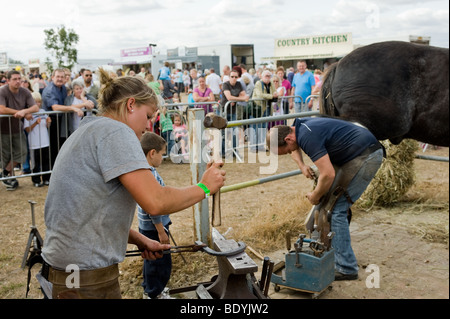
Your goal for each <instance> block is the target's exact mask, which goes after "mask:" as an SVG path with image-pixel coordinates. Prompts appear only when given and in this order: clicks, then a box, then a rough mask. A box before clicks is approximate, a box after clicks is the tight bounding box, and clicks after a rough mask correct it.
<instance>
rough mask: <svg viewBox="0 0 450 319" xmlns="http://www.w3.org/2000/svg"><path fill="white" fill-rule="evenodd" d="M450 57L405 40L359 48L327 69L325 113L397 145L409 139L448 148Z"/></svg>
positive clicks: (322, 108) (322, 95)
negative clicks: (362, 127) (449, 73)
mask: <svg viewBox="0 0 450 319" xmlns="http://www.w3.org/2000/svg"><path fill="white" fill-rule="evenodd" d="M448 53H449V50H448V48H447V49H446V48H439V47H433V46H428V45H422V44H413V43H408V42H401V41H387V42H379V43H374V44H371V45H367V46H363V47H360V48H357V49H355V50H353V51H352V52H350V53H349V54H348V55H346V56H345V57H344V58H342V59H341V60H339V61H338V62H336V63H334V64H332V65H330V66H329V67H328V68H327V69H326V72H325V74H324V77H323V82H322V83H323V84H322V88H321V91H320V106H319V109H320V113H321V114H325V115H328V116H332V117H340V118H342V119H345V120H349V121H353V122H358V123H360V124H362V125H364V126H365V127H366V128H368V129H369V130H370V131H371V132H372V133H373V134H374V135H375V137H376V138H377V139H378V140H386V139H389V140H390V141H391V142H392V143H393V144H395V145H397V144H399V143H400V142H401V141H402V140H403V139H406V138H410V139H414V140H417V141H420V142H423V143H429V144H432V145H439V146H449V117H448V113H449V101H448V92H449V76H448V72H449V64H448Z"/></svg>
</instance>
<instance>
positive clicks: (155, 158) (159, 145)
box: [141, 132, 166, 167]
mask: <svg viewBox="0 0 450 319" xmlns="http://www.w3.org/2000/svg"><path fill="white" fill-rule="evenodd" d="M141 147H142V150H143V151H144V154H145V157H146V158H147V161H148V163H149V164H150V165H152V166H153V167H158V166H159V165H160V164H161V162H162V155H163V154H164V153H165V151H166V141H165V140H164V138H162V137H161V136H159V135H158V134H155V133H153V132H146V133H144V134H143V135H142V137H141Z"/></svg>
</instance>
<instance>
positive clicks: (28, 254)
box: [22, 200, 44, 269]
mask: <svg viewBox="0 0 450 319" xmlns="http://www.w3.org/2000/svg"><path fill="white" fill-rule="evenodd" d="M28 202H29V203H30V205H31V231H30V235H29V236H28V242H27V247H26V248H25V254H24V255H23V259H22V269H23V268H25V266H26V265H28V264H29V261H30V260H31V259H32V258H33V257H34V256H36V255H40V254H41V249H42V246H43V244H44V241H43V240H42V237H41V234H39V231H38V229H37V228H36V222H35V218H34V204H36V202H34V201H32V200H29V201H28ZM31 248H33V249H31Z"/></svg>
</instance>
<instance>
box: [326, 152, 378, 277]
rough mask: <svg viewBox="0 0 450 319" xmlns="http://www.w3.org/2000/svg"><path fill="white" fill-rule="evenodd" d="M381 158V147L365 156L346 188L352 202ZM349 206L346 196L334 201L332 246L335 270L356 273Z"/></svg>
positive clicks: (369, 179)
mask: <svg viewBox="0 0 450 319" xmlns="http://www.w3.org/2000/svg"><path fill="white" fill-rule="evenodd" d="M382 160H383V150H382V149H379V150H377V151H375V152H373V153H372V154H370V155H369V156H368V157H367V159H366V161H365V162H364V164H363V165H362V167H361V169H360V170H359V171H358V173H357V174H356V176H355V177H354V178H353V179H352V181H351V182H350V185H349V186H348V188H347V192H348V194H349V196H350V198H351V199H352V201H353V202H355V201H356V200H357V199H358V198H359V197H361V195H362V194H363V193H364V191H365V190H366V188H367V186H369V184H370V182H371V181H372V179H373V177H374V176H375V174H376V173H377V171H378V169H379V168H380V166H381V162H382ZM350 206H351V204H350V203H349V202H348V201H347V198H346V197H345V196H341V197H340V198H339V199H338V201H337V202H336V205H335V206H334V209H333V213H332V215H331V230H332V231H333V232H334V237H333V240H332V247H333V248H334V255H335V256H334V258H335V266H336V271H338V272H340V273H342V274H346V275H352V274H357V273H358V263H357V261H356V257H355V254H354V252H353V249H352V246H351V240H350V229H349V224H348V220H347V210H348V208H350Z"/></svg>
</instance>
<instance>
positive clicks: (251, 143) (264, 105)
mask: <svg viewBox="0 0 450 319" xmlns="http://www.w3.org/2000/svg"><path fill="white" fill-rule="evenodd" d="M315 97H317V95H312V96H308V97H307V99H306V100H305V101H303V99H302V97H301V96H296V95H289V96H282V97H279V98H278V99H277V101H276V102H269V100H267V99H262V98H260V99H249V100H248V102H237V101H233V100H231V101H228V102H227V103H226V104H225V105H224V107H223V111H222V112H221V113H220V114H221V115H222V116H223V117H225V118H227V120H228V121H231V122H233V121H242V120H246V119H255V118H263V117H267V118H269V119H270V120H267V121H262V122H259V121H256V122H253V123H251V124H250V123H249V124H244V125H243V126H242V127H241V128H239V129H235V130H231V129H229V128H227V129H226V130H225V135H224V141H223V143H224V145H225V146H224V148H223V152H224V154H225V155H226V156H229V154H233V156H235V157H236V158H237V160H238V161H239V162H242V158H241V154H240V153H241V152H242V151H243V150H244V149H245V148H250V149H251V150H252V151H254V152H256V151H258V150H263V149H264V147H265V136H266V132H267V129H270V128H271V127H272V126H275V125H277V124H286V123H287V120H288V119H291V118H292V117H286V118H283V119H282V120H280V119H279V118H277V117H278V116H282V115H274V114H276V113H282V114H283V115H290V114H297V116H298V115H299V114H303V113H304V112H301V113H295V111H294V113H291V112H290V108H289V100H290V99H295V98H299V99H300V101H301V104H302V109H305V108H306V109H307V107H306V105H307V103H308V102H309V101H310V100H311V99H312V98H315ZM232 103H234V105H232ZM275 108H276V109H275ZM263 109H264V112H262V110H263ZM280 109H281V110H282V112H280ZM286 112H288V113H287V114H286ZM245 140H247V143H245Z"/></svg>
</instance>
